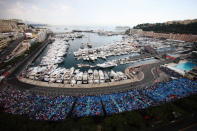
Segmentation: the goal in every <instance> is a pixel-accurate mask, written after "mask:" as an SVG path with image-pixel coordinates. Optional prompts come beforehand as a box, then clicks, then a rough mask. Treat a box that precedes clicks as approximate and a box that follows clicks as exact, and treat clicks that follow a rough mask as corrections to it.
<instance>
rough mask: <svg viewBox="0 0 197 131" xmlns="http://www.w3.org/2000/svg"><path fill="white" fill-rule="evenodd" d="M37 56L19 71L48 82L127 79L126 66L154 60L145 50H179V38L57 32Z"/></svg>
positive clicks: (157, 60)
mask: <svg viewBox="0 0 197 131" xmlns="http://www.w3.org/2000/svg"><path fill="white" fill-rule="evenodd" d="M52 39H53V40H54V42H53V43H52V44H49V45H48V46H47V48H46V49H45V50H44V51H43V52H42V53H41V54H40V56H39V57H38V58H37V59H36V60H35V61H34V62H33V64H32V65H31V66H29V67H28V68H27V69H26V70H25V72H24V73H23V74H25V77H26V78H28V79H31V80H35V81H43V82H48V83H60V84H70V85H72V86H74V85H81V84H102V83H109V82H120V81H123V80H127V79H131V78H130V77H128V76H127V74H125V69H126V68H127V67H136V66H139V67H140V66H143V65H148V64H154V63H158V62H160V61H161V60H160V59H158V58H155V57H152V56H151V55H144V53H146V52H148V53H150V54H152V53H157V52H159V53H161V54H162V53H166V52H172V51H175V50H177V51H181V50H182V49H183V47H184V46H185V45H188V44H189V43H183V42H182V41H173V40H161V39H153V38H147V37H142V36H138V35H133V36H126V35H116V36H108V35H99V34H97V33H90V32H88V33H87V32H66V33H57V34H55V35H54V36H53V38H52Z"/></svg>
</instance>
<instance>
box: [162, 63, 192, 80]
mask: <svg viewBox="0 0 197 131" xmlns="http://www.w3.org/2000/svg"><path fill="white" fill-rule="evenodd" d="M186 62H189V61H188V60H181V61H179V63H178V64H183V63H186ZM178 64H177V63H169V64H166V65H164V67H167V68H169V69H171V70H173V71H175V72H177V73H179V74H181V75H183V76H184V75H185V74H186V72H187V71H184V70H181V69H179V68H177V67H176V66H177V65H178Z"/></svg>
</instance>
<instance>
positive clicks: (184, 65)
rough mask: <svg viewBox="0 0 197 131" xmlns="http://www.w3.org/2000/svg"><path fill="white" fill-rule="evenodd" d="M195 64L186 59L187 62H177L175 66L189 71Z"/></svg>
mask: <svg viewBox="0 0 197 131" xmlns="http://www.w3.org/2000/svg"><path fill="white" fill-rule="evenodd" d="M195 66H197V64H196V63H193V62H190V61H188V62H185V63H181V64H178V65H176V66H175V67H176V68H178V69H181V70H184V71H190V70H192V69H193V68H194V67H195Z"/></svg>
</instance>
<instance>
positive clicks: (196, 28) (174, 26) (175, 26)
mask: <svg viewBox="0 0 197 131" xmlns="http://www.w3.org/2000/svg"><path fill="white" fill-rule="evenodd" d="M133 28H134V29H142V30H143V31H154V32H156V33H174V34H176V33H179V34H197V19H194V20H184V21H168V22H165V23H154V24H150V23H145V24H139V25H137V26H134V27H133Z"/></svg>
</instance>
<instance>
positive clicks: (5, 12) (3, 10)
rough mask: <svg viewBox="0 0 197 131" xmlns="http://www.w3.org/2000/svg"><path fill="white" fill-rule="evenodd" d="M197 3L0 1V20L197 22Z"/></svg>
mask: <svg viewBox="0 0 197 131" xmlns="http://www.w3.org/2000/svg"><path fill="white" fill-rule="evenodd" d="M196 5H197V0H0V19H13V18H17V19H22V20H25V21H32V22H37V23H44V24H52V25H128V26H134V25H137V24H141V23H155V22H165V21H171V20H184V19H195V18H197V8H196Z"/></svg>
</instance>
